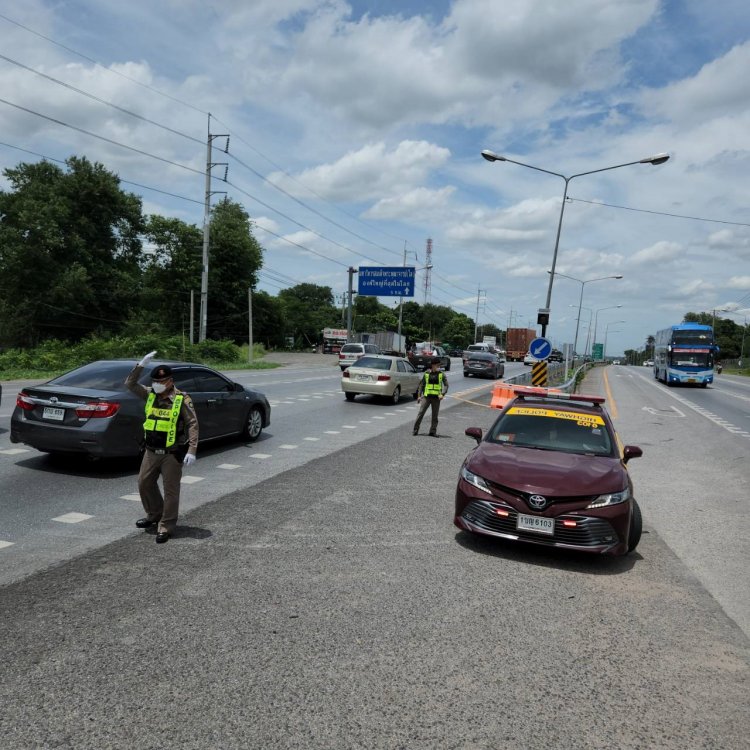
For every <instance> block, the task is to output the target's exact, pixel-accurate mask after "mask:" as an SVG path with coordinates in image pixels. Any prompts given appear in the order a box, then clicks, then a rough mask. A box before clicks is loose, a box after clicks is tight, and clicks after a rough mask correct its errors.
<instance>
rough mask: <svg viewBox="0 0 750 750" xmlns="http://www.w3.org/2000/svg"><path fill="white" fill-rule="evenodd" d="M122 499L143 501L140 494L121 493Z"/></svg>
mask: <svg viewBox="0 0 750 750" xmlns="http://www.w3.org/2000/svg"><path fill="white" fill-rule="evenodd" d="M120 500H133V501H135V502H138V503H140V502H141V496H140V495H120Z"/></svg>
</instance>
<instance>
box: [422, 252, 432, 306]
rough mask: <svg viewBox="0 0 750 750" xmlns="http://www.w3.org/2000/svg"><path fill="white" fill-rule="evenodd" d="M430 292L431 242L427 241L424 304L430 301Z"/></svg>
mask: <svg viewBox="0 0 750 750" xmlns="http://www.w3.org/2000/svg"><path fill="white" fill-rule="evenodd" d="M431 292H432V240H430V239H428V240H427V260H426V261H425V264H424V303H425V305H426V304H427V303H428V302H429V301H430V295H431Z"/></svg>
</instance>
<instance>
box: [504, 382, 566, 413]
mask: <svg viewBox="0 0 750 750" xmlns="http://www.w3.org/2000/svg"><path fill="white" fill-rule="evenodd" d="M516 388H518V390H519V391H522V392H523V393H524V394H526V395H527V396H531V395H537V396H546V395H547V394H548V393H564V391H561V390H560V389H559V388H539V387H534V386H528V385H518V386H514V385H511V384H509V383H499V384H498V385H496V386H495V387H494V388H493V389H492V400H491V401H490V408H492V409H503V408H504V407H505V404H507V403H508V401H510V400H511V399H512V398H515V397H516Z"/></svg>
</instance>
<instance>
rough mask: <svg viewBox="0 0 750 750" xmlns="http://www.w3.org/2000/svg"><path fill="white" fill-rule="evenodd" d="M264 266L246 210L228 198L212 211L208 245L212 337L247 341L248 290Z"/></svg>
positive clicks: (208, 320) (208, 322)
mask: <svg viewBox="0 0 750 750" xmlns="http://www.w3.org/2000/svg"><path fill="white" fill-rule="evenodd" d="M201 253H202V251H201ZM201 257H202V256H201ZM262 264H263V249H262V248H261V246H260V243H259V242H258V240H256V239H255V237H254V236H253V233H252V222H251V221H250V217H249V216H248V214H247V212H246V211H245V209H244V208H243V207H242V206H241V205H240V204H239V203H236V202H235V201H233V200H230V199H229V198H225V199H224V200H222V201H220V202H219V203H217V204H216V205H215V206H214V208H213V210H212V212H211V226H210V243H209V263H208V304H207V323H206V329H207V335H208V336H209V337H210V338H220V339H225V338H226V339H233V340H234V341H246V340H247V325H248V310H247V290H248V289H254V288H255V286H256V285H257V283H258V271H259V270H260V268H261V266H262Z"/></svg>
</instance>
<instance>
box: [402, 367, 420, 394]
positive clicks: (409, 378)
mask: <svg viewBox="0 0 750 750" xmlns="http://www.w3.org/2000/svg"><path fill="white" fill-rule="evenodd" d="M396 367H397V369H398V377H399V378H400V379H401V393H404V394H407V393H408V394H413V393H416V392H417V388H419V378H420V374H419V373H418V372H417V371H416V369H415V368H414V366H413V365H412V364H411V363H410V362H407V361H405V360H403V359H399V360H396Z"/></svg>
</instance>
